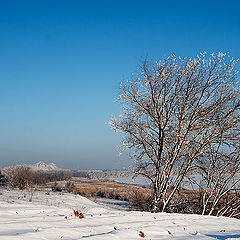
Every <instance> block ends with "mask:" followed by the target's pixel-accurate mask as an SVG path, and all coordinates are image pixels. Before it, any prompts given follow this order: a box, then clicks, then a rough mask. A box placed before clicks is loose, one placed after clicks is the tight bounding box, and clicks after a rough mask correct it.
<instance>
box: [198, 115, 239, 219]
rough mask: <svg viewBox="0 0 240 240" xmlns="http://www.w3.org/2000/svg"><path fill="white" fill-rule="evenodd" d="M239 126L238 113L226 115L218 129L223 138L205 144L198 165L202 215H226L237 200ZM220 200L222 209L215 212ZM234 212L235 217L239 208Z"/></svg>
mask: <svg viewBox="0 0 240 240" xmlns="http://www.w3.org/2000/svg"><path fill="white" fill-rule="evenodd" d="M239 123H240V118H239V114H237V115H236V114H232V115H231V116H226V117H225V119H224V122H223V123H222V124H221V127H220V128H221V130H220V132H221V133H222V134H224V137H223V136H222V137H220V138H219V139H218V142H214V143H212V144H211V145H209V152H208V154H206V157H205V158H203V159H201V161H200V162H199V168H200V171H199V174H200V175H201V178H202V179H201V182H200V188H201V190H202V192H203V201H202V203H203V211H202V214H209V215H212V214H215V215H229V213H230V212H232V210H233V206H234V205H233V203H234V202H235V201H238V202H239V201H240V198H239V193H238V189H236V188H238V187H240V151H239V150H240V139H239V134H240V132H239ZM223 128H224V130H223ZM227 128H228V129H229V130H230V131H228V130H227ZM233 196H234V197H233ZM224 198H225V200H226V201H224V202H225V203H224V206H223V207H221V208H220V209H219V207H220V206H221V202H222V200H223V199H224ZM238 210H239V212H238V214H239V213H240V207H239V209H238Z"/></svg>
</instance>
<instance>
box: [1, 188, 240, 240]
mask: <svg viewBox="0 0 240 240" xmlns="http://www.w3.org/2000/svg"><path fill="white" fill-rule="evenodd" d="M46 192H47V191H42V192H35V193H34V197H33V202H29V201H28V196H27V193H26V192H22V191H18V192H17V191H7V190H1V189H0V194H1V193H2V195H0V240H10V239H12V240H35V239H41V240H44V239H45V240H46V239H49V240H50V239H68V240H72V239H74V240H77V239H103V240H105V239H106V240H107V239H111V240H114V239H121V240H123V239H126V240H131V239H148V240H150V239H152V240H154V239H159V240H161V239H182V240H189V239H221V240H226V239H228V240H230V239H232V240H236V239H240V220H237V219H229V218H224V217H219V218H217V217H208V216H198V215H183V214H167V213H148V212H133V211H132V212H129V211H123V210H122V211H119V210H114V209H110V208H109V207H106V206H103V205H98V204H96V203H94V202H92V201H90V200H88V199H86V198H84V197H81V196H78V195H72V194H65V193H64V194H61V193H53V192H49V195H47V194H46ZM24 194H26V197H24ZM73 209H75V210H76V209H78V210H81V211H82V212H83V213H84V215H85V218H82V219H80V218H76V217H75V216H74V214H73ZM140 231H141V232H142V233H141V232H140ZM139 234H140V235H142V236H144V238H142V237H141V236H139Z"/></svg>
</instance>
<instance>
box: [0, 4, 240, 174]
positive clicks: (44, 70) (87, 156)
mask: <svg viewBox="0 0 240 240" xmlns="http://www.w3.org/2000/svg"><path fill="white" fill-rule="evenodd" d="M239 9H240V2H239V1H237V0H236V1H231V0H228V1H204V0H201V1H184V0H183V1H160V0H159V1H150V0H149V1H141V0H138V1H130V0H129V1H123V0H122V1H80V0H78V1H71V0H68V1H67V0H65V1H61V0H56V1H54V0H48V1H44V0H36V1H32V0H31V1H24V0H21V1H11V0H9V1H3V0H2V1H0V34H1V37H0V167H3V166H7V165H14V164H19V163H26V164H28V163H34V162H37V161H40V160H42V161H45V162H55V163H56V164H57V165H59V166H60V167H66V168H71V169H89V168H122V167H128V166H129V164H130V161H129V160H128V158H127V157H126V156H123V157H121V158H120V157H118V154H117V153H118V150H117V147H118V146H119V145H120V136H119V135H116V134H115V133H114V132H113V131H112V130H111V129H110V127H109V126H108V125H107V122H108V120H109V119H110V117H111V115H112V114H118V113H119V112H120V106H119V105H118V103H116V102H114V100H115V99H116V98H117V95H118V85H119V83H120V82H121V81H122V80H124V79H126V78H130V77H131V74H132V73H134V72H136V71H137V69H138V65H139V63H140V61H141V59H143V58H145V57H146V56H147V57H148V58H150V59H152V60H157V59H159V58H161V57H164V56H167V55H169V54H176V55H181V56H196V55H197V54H198V53H199V52H202V51H207V52H208V53H212V52H219V51H222V52H227V51H229V52H230V54H231V55H232V56H233V57H234V58H239V56H240V14H239Z"/></svg>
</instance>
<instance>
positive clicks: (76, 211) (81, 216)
mask: <svg viewBox="0 0 240 240" xmlns="http://www.w3.org/2000/svg"><path fill="white" fill-rule="evenodd" d="M73 212H74V216H75V217H78V218H85V217H84V215H83V213H82V212H80V211H78V210H73Z"/></svg>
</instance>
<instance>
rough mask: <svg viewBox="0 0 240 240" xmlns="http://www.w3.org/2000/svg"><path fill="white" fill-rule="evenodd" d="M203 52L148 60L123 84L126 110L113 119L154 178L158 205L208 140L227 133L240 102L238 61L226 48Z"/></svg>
mask: <svg viewBox="0 0 240 240" xmlns="http://www.w3.org/2000/svg"><path fill="white" fill-rule="evenodd" d="M204 55H205V54H200V56H198V57H196V58H183V59H181V58H176V57H174V56H170V57H168V58H167V59H164V60H162V61H159V62H158V63H156V64H154V65H151V64H149V63H148V62H143V64H142V66H141V73H140V74H139V76H137V77H136V79H132V80H130V81H126V82H125V83H122V84H121V86H120V91H121V92H120V96H119V100H120V101H121V103H122V104H123V113H122V114H121V115H120V116H119V117H118V118H115V117H113V118H112V119H111V121H110V125H111V126H112V127H113V129H114V130H115V131H121V132H123V133H125V134H124V139H123V144H124V145H125V146H126V147H127V148H128V149H130V156H131V158H133V159H134V162H135V172H136V174H139V175H142V176H145V177H147V178H148V179H150V181H151V183H152V187H153V196H154V199H153V203H152V205H153V206H152V209H153V211H159V210H161V211H165V210H166V207H167V206H168V204H169V202H170V201H171V199H172V198H173V196H174V194H175V192H176V190H177V189H178V188H179V186H180V184H181V182H182V181H183V179H184V178H185V177H186V175H187V174H188V173H189V171H190V170H192V168H193V166H194V165H196V163H197V162H198V161H199V160H200V159H201V158H203V156H205V155H206V154H208V150H209V145H211V144H213V143H215V142H218V139H219V138H223V139H225V135H224V132H223V133H222V132H221V131H220V129H221V128H219V125H222V124H223V123H224V118H225V117H226V116H232V115H233V114H236V111H237V109H238V108H239V92H238V89H236V88H235V83H236V74H237V73H236V71H235V70H234V66H235V61H234V60H233V59H231V58H230V57H228V56H227V55H226V54H222V53H219V54H217V55H214V54H212V55H211V56H210V58H209V59H205V56H204ZM238 117H239V115H238ZM234 127H236V126H235V125H234V124H233V125H232V126H231V124H229V128H228V129H227V130H226V131H228V132H230V131H231V130H232V131H234ZM238 128H239V126H238ZM221 130H222V131H225V129H224V128H222V129H221Z"/></svg>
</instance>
